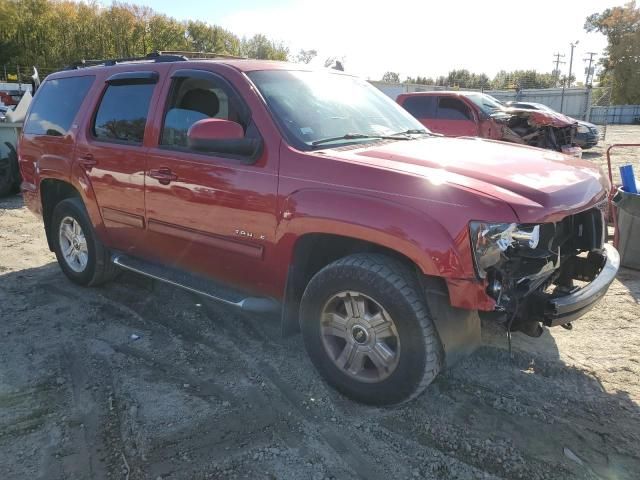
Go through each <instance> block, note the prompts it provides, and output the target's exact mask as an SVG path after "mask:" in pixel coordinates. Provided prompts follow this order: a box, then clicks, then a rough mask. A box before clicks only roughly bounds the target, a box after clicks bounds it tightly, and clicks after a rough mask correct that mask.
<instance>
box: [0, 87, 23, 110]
mask: <svg viewBox="0 0 640 480" xmlns="http://www.w3.org/2000/svg"><path fill="white" fill-rule="evenodd" d="M23 94H24V92H23V91H22V90H0V102H1V103H4V104H5V105H7V106H12V105H18V103H20V99H21V98H22V95H23Z"/></svg>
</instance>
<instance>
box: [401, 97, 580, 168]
mask: <svg viewBox="0 0 640 480" xmlns="http://www.w3.org/2000/svg"><path fill="white" fill-rule="evenodd" d="M396 101H397V102H398V103H399V104H400V105H402V106H403V107H404V108H405V109H406V110H407V111H408V112H409V113H411V115H413V116H414V117H415V118H416V119H418V121H420V123H422V124H423V125H424V126H425V127H427V128H428V129H429V130H431V131H432V132H435V133H441V134H443V135H447V136H451V137H463V136H472V137H482V138H488V139H492V140H504V141H507V142H512V143H518V144H521V145H530V146H532V147H540V148H548V149H550V150H556V151H558V152H563V153H566V154H569V155H572V156H575V157H578V158H581V157H582V149H581V148H580V147H578V146H577V145H576V141H575V139H576V134H577V129H578V121H577V120H574V119H573V118H570V117H567V116H566V115H563V114H561V113H558V112H554V111H540V110H532V109H525V108H516V107H512V106H507V105H505V104H503V103H501V102H499V101H498V100H496V99H495V98H493V97H492V96H491V95H487V94H486V93H481V92H466V91H464V92H463V91H452V92H451V91H434V92H415V93H403V94H401V95H398V98H397V99H396Z"/></svg>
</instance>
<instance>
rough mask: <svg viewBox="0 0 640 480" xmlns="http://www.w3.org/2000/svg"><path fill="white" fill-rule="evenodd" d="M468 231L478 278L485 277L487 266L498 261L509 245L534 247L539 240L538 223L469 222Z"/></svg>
mask: <svg viewBox="0 0 640 480" xmlns="http://www.w3.org/2000/svg"><path fill="white" fill-rule="evenodd" d="M469 233H470V236H471V250H472V252H473V259H474V261H475V264H476V270H477V271H478V275H479V276H480V278H485V277H486V275H487V268H489V267H492V266H494V265H496V264H497V263H498V262H500V259H501V258H502V254H503V253H504V252H506V251H507V250H508V249H509V248H510V247H516V246H517V247H522V248H530V249H534V248H536V247H537V246H538V243H539V242H540V225H518V224H517V223H487V222H470V223H469Z"/></svg>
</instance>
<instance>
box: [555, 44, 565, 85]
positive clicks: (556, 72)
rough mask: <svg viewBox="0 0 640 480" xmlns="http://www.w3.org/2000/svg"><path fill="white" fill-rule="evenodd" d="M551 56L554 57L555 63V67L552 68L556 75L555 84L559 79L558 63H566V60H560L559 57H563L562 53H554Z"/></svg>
mask: <svg viewBox="0 0 640 480" xmlns="http://www.w3.org/2000/svg"><path fill="white" fill-rule="evenodd" d="M553 56H554V57H555V60H554V63H555V64H556V67H555V68H554V69H553V72H554V74H555V76H556V85H558V81H559V80H560V64H561V63H567V62H561V61H560V58H564V55H563V54H560V53H559V52H556V53H554V54H553Z"/></svg>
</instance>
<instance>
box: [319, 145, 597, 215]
mask: <svg viewBox="0 0 640 480" xmlns="http://www.w3.org/2000/svg"><path fill="white" fill-rule="evenodd" d="M331 156H333V157H337V158H338V159H343V160H348V161H351V162H361V163H365V164H367V165H369V166H375V167H378V168H383V169H388V170H393V171H396V172H400V173H403V174H407V175H413V176H416V175H417V176H422V177H425V178H426V179H428V180H430V181H431V182H434V181H437V182H439V183H442V184H444V183H447V184H450V185H457V186H460V187H464V188H465V189H472V190H475V191H476V192H479V193H480V192H481V193H482V194H483V195H489V196H492V197H494V198H497V199H500V200H502V201H504V202H506V203H507V204H509V205H510V206H511V208H512V209H513V210H514V212H515V214H516V215H517V216H518V218H519V220H520V221H522V222H539V221H556V220H559V219H560V218H563V217H564V216H566V215H568V214H570V213H573V212H577V211H581V210H584V209H586V208H588V207H590V206H591V205H594V204H596V203H598V202H600V201H602V200H603V199H604V198H605V196H606V192H607V190H608V180H607V178H606V177H605V176H604V175H603V173H602V171H601V170H600V169H599V168H598V167H597V166H595V165H593V164H592V163H589V162H587V161H583V160H578V159H576V158H573V157H569V156H566V155H563V154H561V153H558V152H553V151H550V150H543V149H539V148H533V147H526V146H520V145H512V144H508V143H504V142H498V141H492V140H483V139H479V138H465V137H462V138H447V137H437V136H433V137H427V138H423V139H419V140H409V141H392V142H389V143H384V144H378V145H375V144H374V145H372V146H370V147H368V148H358V149H352V148H350V147H349V148H347V149H334V150H332V151H331ZM396 188H402V187H401V186H400V185H397V186H396ZM412 193H416V194H418V193H419V192H412Z"/></svg>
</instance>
